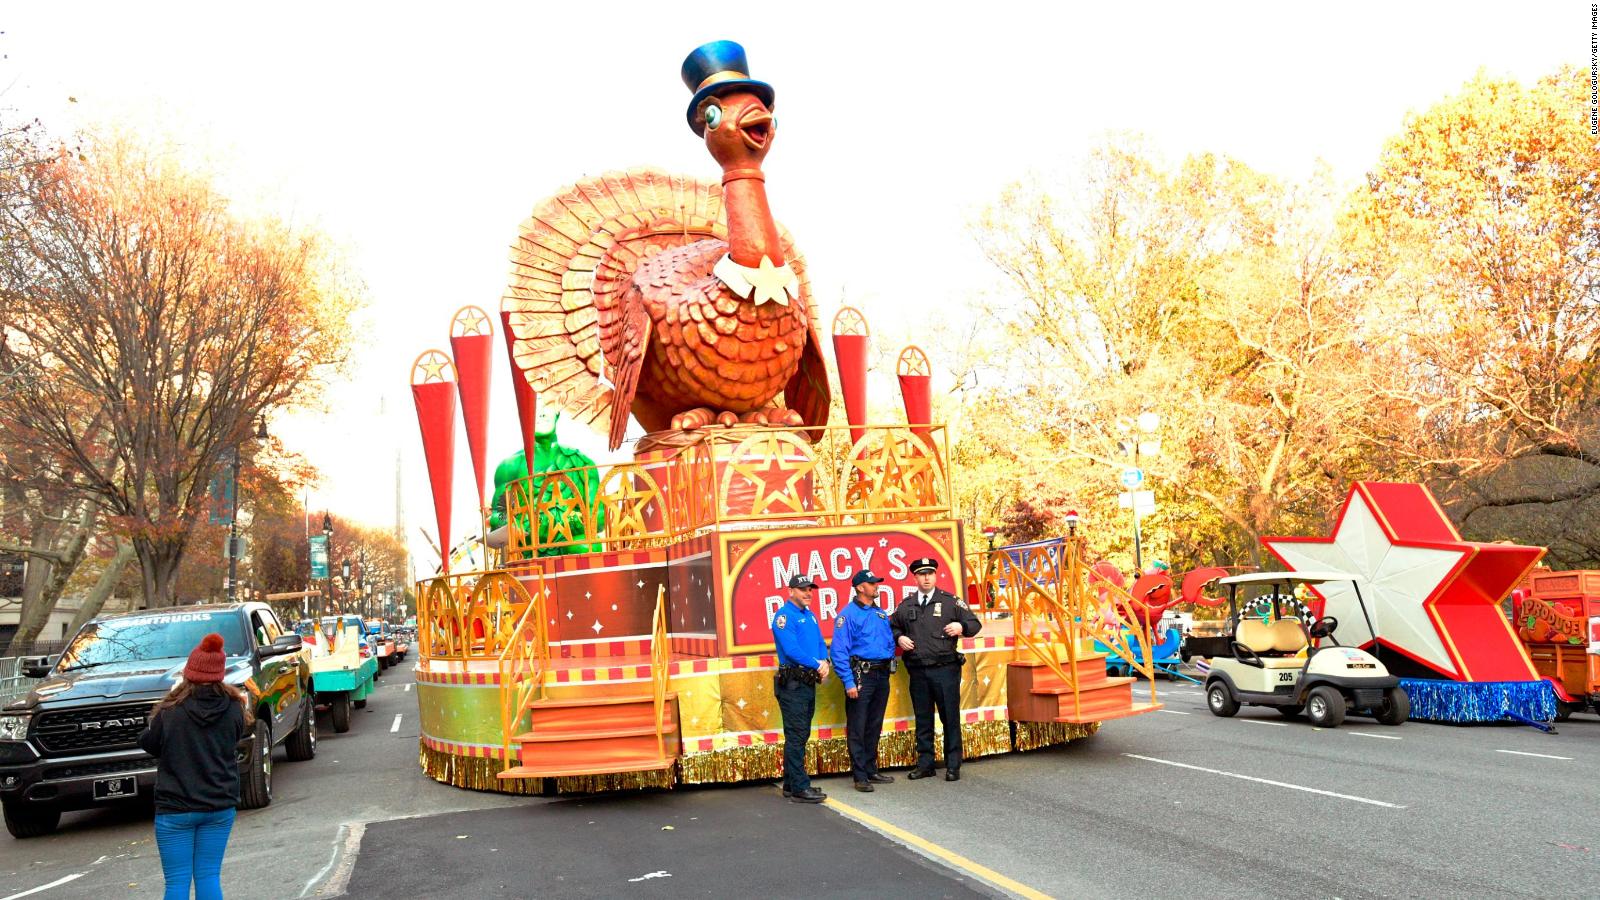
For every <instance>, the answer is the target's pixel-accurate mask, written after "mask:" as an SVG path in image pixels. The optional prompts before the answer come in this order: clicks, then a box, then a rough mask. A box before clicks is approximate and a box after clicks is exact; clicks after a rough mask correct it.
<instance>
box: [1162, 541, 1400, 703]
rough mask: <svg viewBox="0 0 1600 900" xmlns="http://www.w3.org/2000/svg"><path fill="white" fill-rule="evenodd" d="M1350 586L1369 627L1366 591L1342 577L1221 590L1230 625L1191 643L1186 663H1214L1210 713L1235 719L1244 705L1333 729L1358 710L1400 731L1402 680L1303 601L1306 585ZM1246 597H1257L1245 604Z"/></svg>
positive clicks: (1238, 578) (1266, 578)
mask: <svg viewBox="0 0 1600 900" xmlns="http://www.w3.org/2000/svg"><path fill="white" fill-rule="evenodd" d="M1329 582H1339V583H1348V584H1349V585H1350V586H1351V587H1352V589H1353V590H1354V592H1355V595H1356V602H1357V604H1358V606H1360V608H1361V611H1362V615H1363V616H1364V617H1365V618H1366V620H1367V621H1368V622H1370V621H1371V618H1372V617H1371V614H1370V613H1368V612H1367V609H1366V605H1365V602H1364V601H1362V600H1361V587H1360V585H1359V583H1358V580H1357V579H1356V578H1354V577H1353V576H1351V575H1348V574H1345V573H1340V572H1252V573H1248V574H1244V575H1230V576H1228V577H1226V578H1222V579H1220V580H1219V581H1218V582H1217V583H1218V584H1219V585H1221V586H1223V587H1225V588H1227V589H1228V620H1227V623H1226V625H1225V628H1224V633H1223V634H1222V635H1221V636H1219V637H1209V638H1200V637H1192V636H1191V637H1189V638H1187V639H1186V642H1185V648H1184V657H1185V659H1186V660H1187V658H1188V657H1189V656H1191V655H1198V656H1208V657H1210V659H1211V671H1210V674H1208V675H1207V677H1206V682H1205V692H1206V706H1207V707H1209V708H1210V710H1211V714H1212V715H1215V716H1222V717H1228V716H1232V715H1233V714H1234V713H1236V712H1238V711H1239V707H1240V706H1241V705H1246V706H1270V707H1273V708H1274V709H1276V710H1278V712H1280V713H1283V714H1284V715H1286V716H1298V715H1300V713H1301V712H1302V711H1304V712H1305V715H1306V718H1307V719H1308V720H1309V721H1310V722H1311V724H1313V725H1318V726H1321V727H1323V728H1333V727H1336V726H1338V725H1339V723H1341V722H1343V721H1344V718H1345V715H1346V714H1348V713H1350V712H1354V711H1365V712H1369V713H1371V714H1372V716H1373V718H1375V719H1377V720H1378V722H1379V723H1380V724H1383V725H1399V724H1401V723H1402V722H1404V721H1405V720H1406V718H1407V716H1409V715H1410V711H1411V703H1410V700H1409V698H1408V697H1407V696H1406V692H1405V690H1404V689H1403V688H1401V687H1400V679H1399V678H1398V677H1396V676H1394V675H1391V674H1389V670H1388V669H1386V668H1384V665H1383V663H1381V662H1379V661H1378V659H1377V657H1375V656H1373V655H1372V654H1370V653H1368V652H1366V651H1365V650H1360V649H1357V648H1355V647H1345V646H1341V645H1340V644H1339V643H1338V641H1337V640H1335V639H1334V638H1333V634H1334V632H1335V631H1337V630H1338V627H1339V622H1338V620H1337V619H1335V618H1333V617H1332V616H1323V617H1322V618H1320V619H1317V620H1315V621H1314V622H1313V621H1312V620H1311V618H1310V615H1309V613H1310V610H1309V608H1308V607H1307V606H1305V605H1304V604H1303V603H1302V602H1300V601H1299V600H1297V599H1296V597H1295V589H1296V588H1297V587H1299V586H1301V585H1307V586H1313V585H1315V586H1320V585H1325V584H1327V583H1329ZM1241 591H1247V592H1248V591H1253V592H1256V594H1257V596H1255V597H1253V598H1249V597H1247V598H1246V600H1247V602H1245V603H1243V604H1242V605H1241V598H1240V593H1241Z"/></svg>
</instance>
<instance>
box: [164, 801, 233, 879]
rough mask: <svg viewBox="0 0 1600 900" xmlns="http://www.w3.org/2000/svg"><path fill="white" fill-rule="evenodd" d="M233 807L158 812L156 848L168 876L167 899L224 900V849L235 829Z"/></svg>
mask: <svg viewBox="0 0 1600 900" xmlns="http://www.w3.org/2000/svg"><path fill="white" fill-rule="evenodd" d="M233 814H234V811H233V810H231V809H219V810H217V811H216V812H186V813H157V814H156V848H157V849H158V850H160V851H161V873H162V875H164V876H166V879H167V892H166V894H164V895H163V896H164V898H165V900H189V884H190V883H191V882H192V883H193V884H194V897H195V900H222V853H223V851H225V850H227V849H228V834H229V833H230V832H232V831H233Z"/></svg>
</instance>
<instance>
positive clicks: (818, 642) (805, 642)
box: [772, 575, 829, 803]
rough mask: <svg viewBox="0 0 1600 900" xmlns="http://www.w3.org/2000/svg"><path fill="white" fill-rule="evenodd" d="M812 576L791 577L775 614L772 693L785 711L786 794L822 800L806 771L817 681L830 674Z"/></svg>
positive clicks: (823, 796)
mask: <svg viewBox="0 0 1600 900" xmlns="http://www.w3.org/2000/svg"><path fill="white" fill-rule="evenodd" d="M816 587H817V586H816V585H815V584H813V583H812V581H811V579H809V578H807V577H806V576H804V575H796V576H794V577H793V578H790V579H789V602H788V603H785V604H784V605H782V606H780V607H778V612H777V614H775V615H774V616H773V617H772V643H773V644H774V645H775V646H776V647H777V648H778V671H777V674H775V675H773V676H772V693H773V694H774V695H775V696H776V697H777V698H778V709H779V710H780V711H781V712H782V713H783V795H784V796H785V797H788V798H789V799H790V800H793V801H794V802H795V803H821V802H822V801H824V800H826V799H828V795H827V794H824V793H823V792H822V791H819V790H817V789H816V788H814V787H812V786H811V776H810V775H807V774H806V744H807V743H809V742H810V740H811V717H812V715H813V714H814V713H815V712H816V711H817V685H819V684H821V683H822V681H823V679H825V678H827V677H828V668H829V666H828V645H827V644H824V643H823V642H822V630H821V629H820V628H819V627H818V626H817V617H816V616H815V615H813V614H812V612H811V592H812V591H813V590H815V589H816Z"/></svg>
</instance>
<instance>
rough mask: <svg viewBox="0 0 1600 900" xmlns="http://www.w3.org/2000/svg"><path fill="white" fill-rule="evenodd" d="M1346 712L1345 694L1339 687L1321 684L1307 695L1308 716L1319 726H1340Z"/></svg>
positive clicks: (1312, 722)
mask: <svg viewBox="0 0 1600 900" xmlns="http://www.w3.org/2000/svg"><path fill="white" fill-rule="evenodd" d="M1344 713H1345V704H1344V695H1343V694H1341V693H1339V690H1338V689H1337V688H1332V687H1329V686H1328V685H1325V684H1324V685H1319V686H1317V687H1314V688H1312V689H1311V694H1310V696H1308V697H1306V718H1308V719H1310V720H1311V724H1313V725H1315V726H1317V727H1318V728H1338V727H1339V723H1340V722H1343V721H1344Z"/></svg>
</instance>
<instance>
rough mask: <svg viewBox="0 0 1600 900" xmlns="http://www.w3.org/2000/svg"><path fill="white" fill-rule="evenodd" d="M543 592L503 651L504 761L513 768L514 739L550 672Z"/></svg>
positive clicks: (533, 598)
mask: <svg viewBox="0 0 1600 900" xmlns="http://www.w3.org/2000/svg"><path fill="white" fill-rule="evenodd" d="M543 593H544V592H543V591H542V590H541V591H539V592H538V593H535V594H531V595H529V599H528V606H527V608H526V609H524V610H523V612H522V617H521V618H520V619H518V620H517V623H516V627H515V629H514V630H513V631H512V638H511V640H510V641H509V642H508V643H507V644H506V646H505V649H503V650H502V651H501V652H500V656H499V660H498V662H499V669H500V746H501V753H502V759H503V760H504V762H505V764H506V765H507V766H509V765H511V754H512V746H511V745H512V743H513V741H512V736H513V735H514V734H516V731H517V726H518V725H519V724H520V723H521V721H522V711H523V710H524V709H526V708H527V707H528V701H530V700H532V699H534V698H535V697H536V696H538V695H539V694H541V693H542V692H543V690H544V681H545V675H546V673H548V672H549V671H550V632H549V630H548V627H547V625H546V622H545V603H544V596H543Z"/></svg>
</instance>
